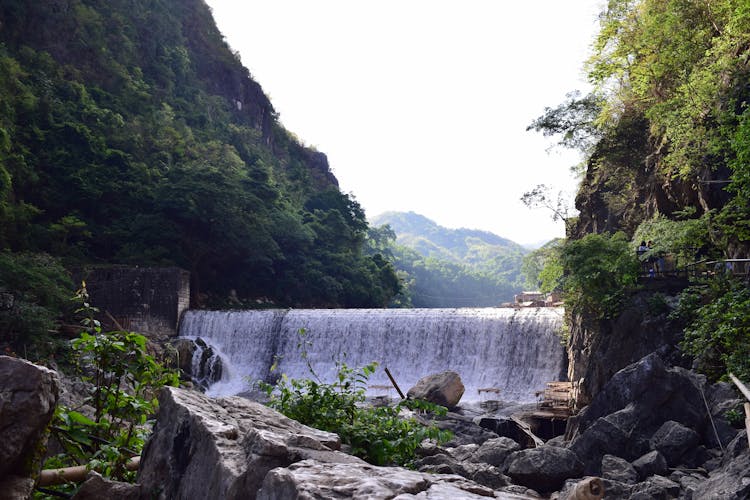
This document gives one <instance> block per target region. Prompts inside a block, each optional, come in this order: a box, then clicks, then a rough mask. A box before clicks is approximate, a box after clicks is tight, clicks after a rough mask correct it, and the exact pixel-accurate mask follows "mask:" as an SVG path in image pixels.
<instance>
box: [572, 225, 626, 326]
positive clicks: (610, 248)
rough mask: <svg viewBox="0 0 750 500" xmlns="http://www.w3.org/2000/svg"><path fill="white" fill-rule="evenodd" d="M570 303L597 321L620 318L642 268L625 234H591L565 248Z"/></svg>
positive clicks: (573, 308) (573, 307) (576, 309)
mask: <svg viewBox="0 0 750 500" xmlns="http://www.w3.org/2000/svg"><path fill="white" fill-rule="evenodd" d="M561 261H562V265H563V269H564V270H565V274H564V276H563V291H564V294H565V302H566V304H567V305H568V306H569V307H570V308H571V309H572V310H574V311H578V312H585V313H588V314H592V315H593V316H595V317H597V318H612V317H614V316H615V315H617V314H618V313H619V312H620V310H621V307H622V305H623V302H624V300H625V297H626V293H627V291H628V289H630V288H632V287H633V286H635V285H636V283H637V280H638V274H639V271H640V266H639V264H638V260H637V258H636V255H635V252H634V251H632V250H631V248H630V244H629V242H628V240H627V237H626V236H625V235H624V234H623V233H615V234H614V235H611V236H610V235H609V234H606V233H605V234H588V235H586V236H584V237H583V238H581V239H580V240H568V241H567V242H566V243H565V245H564V246H563V247H562V251H561Z"/></svg>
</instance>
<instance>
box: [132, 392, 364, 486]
mask: <svg viewBox="0 0 750 500" xmlns="http://www.w3.org/2000/svg"><path fill="white" fill-rule="evenodd" d="M339 448H340V440H339V437H338V436H337V435H336V434H332V433H330V432H324V431H320V430H317V429H312V428H310V427H307V426H304V425H302V424H300V423H299V422H296V421H294V420H291V419H289V418H287V417H285V416H283V415H281V414H280V413H278V412H276V411H274V410H272V409H270V408H267V407H265V406H263V405H261V404H259V403H255V402H252V401H249V400H246V399H243V398H240V397H230V398H217V399H212V398H209V397H207V396H205V395H203V394H200V393H197V392H194V391H186V390H183V389H178V388H174V387H167V388H164V389H162V391H161V392H160V394H159V416H158V419H157V421H156V425H155V427H154V432H153V434H152V436H151V438H150V439H149V440H148V442H147V443H146V446H145V448H144V450H143V454H142V456H141V465H140V469H139V472H138V482H139V483H141V485H142V487H143V492H144V494H146V495H151V496H161V497H162V498H222V499H253V498H255V496H256V493H257V491H258V489H259V488H260V485H261V483H262V482H263V478H264V477H265V476H266V473H267V472H268V471H269V470H271V469H274V468H276V467H286V466H288V465H291V464H292V463H294V462H298V461H301V460H306V459H315V460H317V461H318V462H345V463H355V464H360V465H362V464H364V462H363V461H362V460H360V459H358V458H356V457H352V456H350V455H346V454H345V453H342V452H340V451H336V450H338V449H339Z"/></svg>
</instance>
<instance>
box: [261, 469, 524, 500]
mask: <svg viewBox="0 0 750 500" xmlns="http://www.w3.org/2000/svg"><path fill="white" fill-rule="evenodd" d="M257 498H258V500H288V499H290V498H310V499H313V498H320V499H323V498H352V499H378V498H383V499H386V498H398V499H399V500H401V499H403V500H405V499H407V498H421V499H459V498H461V499H467V500H470V499H487V498H498V499H508V500H511V499H529V498H534V497H530V496H526V495H523V494H515V493H508V492H503V491H495V490H493V489H492V488H488V487H484V486H481V485H479V484H476V483H474V482H471V481H468V480H466V479H464V478H462V477H460V476H456V475H448V474H426V473H422V472H415V471H411V470H407V469H403V468H400V467H375V466H372V465H367V464H322V463H319V462H317V461H315V460H305V461H304V462H298V463H296V464H294V465H291V466H290V467H288V468H279V469H274V470H272V471H271V472H269V473H268V475H267V476H266V478H265V480H264V481H263V487H262V489H261V490H260V491H259V492H258V496H257Z"/></svg>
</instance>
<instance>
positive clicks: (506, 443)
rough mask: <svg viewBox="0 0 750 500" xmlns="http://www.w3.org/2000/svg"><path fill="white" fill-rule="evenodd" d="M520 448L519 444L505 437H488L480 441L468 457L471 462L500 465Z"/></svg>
mask: <svg viewBox="0 0 750 500" xmlns="http://www.w3.org/2000/svg"><path fill="white" fill-rule="evenodd" d="M520 449H521V446H520V445H519V444H518V443H516V442H515V441H513V440H512V439H510V438H507V437H499V438H495V439H490V440H488V441H485V442H484V443H482V445H481V446H480V447H479V448H477V449H476V450H475V451H474V452H473V453H472V454H471V457H470V458H469V460H470V461H472V462H483V463H486V464H490V465H494V466H495V467H502V466H503V464H504V463H505V460H506V459H507V458H508V456H509V455H510V454H511V453H513V452H516V451H518V450H520Z"/></svg>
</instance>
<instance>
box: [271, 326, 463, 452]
mask: <svg viewBox="0 0 750 500" xmlns="http://www.w3.org/2000/svg"><path fill="white" fill-rule="evenodd" d="M301 334H302V335H304V331H301ZM300 345H302V344H300ZM302 355H303V358H305V359H306V351H304V350H303V353H302ZM336 366H337V368H338V369H337V378H336V380H335V381H334V382H333V383H330V384H329V383H324V382H322V381H321V380H320V379H319V378H318V376H317V375H316V374H315V371H314V370H312V367H311V366H310V365H309V364H308V369H309V370H310V373H311V375H312V376H313V378H314V379H315V380H312V379H289V378H288V377H286V375H283V376H282V377H281V379H280V380H279V381H278V382H277V384H276V385H275V386H274V385H269V384H263V383H261V384H259V385H260V386H261V387H262V388H264V389H265V390H266V392H267V393H268V395H269V398H270V400H269V403H268V405H269V406H270V407H271V408H274V409H276V410H278V411H279V412H281V413H283V414H284V415H286V416H287V417H289V418H292V419H294V420H297V421H298V422H301V423H303V424H305V425H309V426H311V427H315V428H317V429H321V430H324V431H329V432H335V433H336V434H338V435H339V437H340V438H341V441H342V442H343V443H344V444H347V445H349V446H351V447H352V454H354V455H356V456H358V457H360V458H362V459H363V460H366V461H367V462H369V463H372V464H375V465H403V466H409V465H410V464H411V462H413V460H414V458H415V451H416V449H417V447H418V446H419V445H420V443H421V442H422V441H424V440H425V439H434V440H436V441H438V442H444V441H447V440H449V439H450V438H451V437H452V435H451V433H450V432H447V431H442V430H440V429H438V428H437V427H435V426H425V425H422V424H421V423H420V422H418V421H417V420H416V419H414V418H405V417H403V416H402V415H401V413H402V410H404V409H406V408H410V409H418V410H423V411H430V412H433V413H435V414H438V415H444V414H445V413H446V412H447V409H446V408H444V407H442V406H438V405H434V404H432V403H427V402H425V401H413V400H404V401H401V402H399V403H398V404H396V405H395V406H383V407H377V408H375V407H370V406H366V405H365V392H366V389H367V380H368V378H369V377H370V375H372V374H373V373H375V368H376V367H377V363H370V364H369V365H366V366H363V367H361V368H359V369H354V368H350V367H348V366H347V365H346V364H345V363H343V362H337V363H336Z"/></svg>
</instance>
